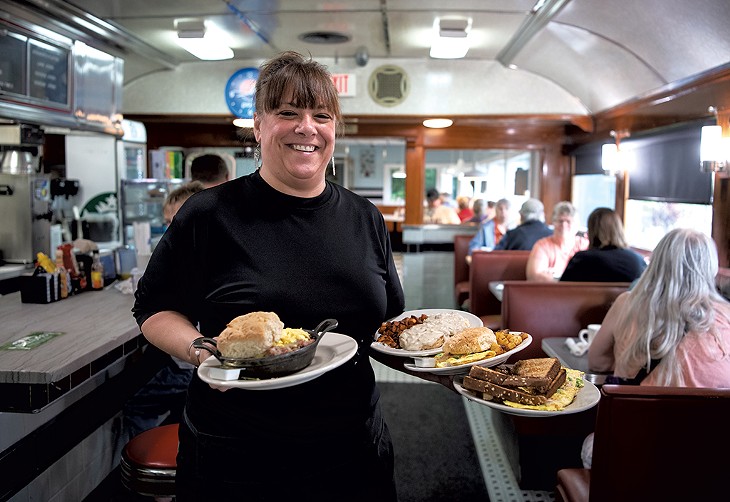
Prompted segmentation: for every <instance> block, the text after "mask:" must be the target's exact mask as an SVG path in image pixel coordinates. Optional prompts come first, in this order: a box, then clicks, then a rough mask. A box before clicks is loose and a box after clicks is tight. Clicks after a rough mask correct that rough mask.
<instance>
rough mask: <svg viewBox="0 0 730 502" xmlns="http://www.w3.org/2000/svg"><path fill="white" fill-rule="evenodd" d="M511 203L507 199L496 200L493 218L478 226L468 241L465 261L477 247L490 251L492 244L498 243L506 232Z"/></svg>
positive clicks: (492, 247)
mask: <svg viewBox="0 0 730 502" xmlns="http://www.w3.org/2000/svg"><path fill="white" fill-rule="evenodd" d="M511 206H512V204H510V201H508V200H507V199H499V200H498V201H497V206H496V210H495V212H494V218H492V219H491V220H489V221H487V222H486V223H485V224H483V225H482V226H480V227H479V231H478V232H477V233H476V234H475V235H474V238H473V239H472V240H471V241H470V242H469V255H468V256H467V260H466V261H467V262H469V259H470V258H471V254H472V252H473V251H474V250H477V249H486V250H489V251H491V250H492V249H494V246H496V245H497V244H499V241H500V240H502V236H504V234H506V233H507V225H508V224H509V210H510V207H511Z"/></svg>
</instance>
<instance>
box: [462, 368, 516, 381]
mask: <svg viewBox="0 0 730 502" xmlns="http://www.w3.org/2000/svg"><path fill="white" fill-rule="evenodd" d="M469 376H471V377H474V378H478V379H479V380H485V381H487V382H492V383H496V384H497V385H502V383H503V382H504V380H505V379H506V378H509V376H510V373H509V368H507V367H504V366H497V367H496V368H485V367H484V366H472V367H471V368H470V369H469Z"/></svg>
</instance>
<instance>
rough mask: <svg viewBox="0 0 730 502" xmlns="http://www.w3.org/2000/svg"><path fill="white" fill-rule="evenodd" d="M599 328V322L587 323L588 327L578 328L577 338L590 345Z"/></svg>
mask: <svg viewBox="0 0 730 502" xmlns="http://www.w3.org/2000/svg"><path fill="white" fill-rule="evenodd" d="M599 329H601V325H600V324H589V325H588V328H586V329H582V330H580V332H579V333H578V339H579V340H580V341H581V342H583V343H585V344H586V345H590V344H591V343H593V339H594V338H595V337H596V333H598V330H599Z"/></svg>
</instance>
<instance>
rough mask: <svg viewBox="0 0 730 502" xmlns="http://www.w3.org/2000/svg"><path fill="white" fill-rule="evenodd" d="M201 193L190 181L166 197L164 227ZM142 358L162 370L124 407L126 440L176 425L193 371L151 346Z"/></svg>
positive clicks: (194, 182)
mask: <svg viewBox="0 0 730 502" xmlns="http://www.w3.org/2000/svg"><path fill="white" fill-rule="evenodd" d="M203 190H205V187H204V186H203V184H202V183H200V182H199V181H191V182H189V183H185V184H184V185H180V186H179V187H177V188H176V189H175V190H173V191H171V192H170V193H169V194H167V197H166V198H165V202H164V204H163V206H162V212H163V215H164V217H165V222H166V223H167V225H169V224H170V223H171V222H172V220H173V218H174V217H175V215H176V214H177V212H178V210H179V209H180V207H181V206H182V205H183V203H184V202H185V201H186V200H188V199H189V198H190V196H192V195H193V194H195V193H197V192H201V191H203ZM145 358H146V359H147V362H148V363H149V364H157V365H159V364H162V365H163V367H162V369H160V370H159V371H158V372H157V374H155V376H154V377H152V379H150V380H149V381H148V382H147V383H146V384H145V385H144V386H143V387H142V388H141V389H139V390H138V391H137V392H136V393H135V394H134V395H133V396H132V397H131V398H130V399H129V400H128V401H127V402H126V403H125V404H124V408H123V420H124V422H123V425H124V434H125V435H126V437H127V438H128V439H131V438H133V437H134V436H136V435H137V434H140V433H142V432H144V431H146V430H148V429H151V428H152V427H156V426H157V425H160V424H161V423H163V424H172V423H178V422H179V421H180V419H181V418H182V411H183V407H184V406H185V398H186V396H187V391H188V385H189V384H190V380H191V379H192V377H193V371H194V369H195V367H194V366H193V365H192V364H190V363H188V362H185V361H183V360H181V359H178V358H176V357H172V356H169V355H168V354H166V353H164V352H162V351H161V350H159V349H158V348H157V347H154V346H149V347H148V348H147V350H146V351H145Z"/></svg>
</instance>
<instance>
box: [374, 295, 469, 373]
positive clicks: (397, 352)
mask: <svg viewBox="0 0 730 502" xmlns="http://www.w3.org/2000/svg"><path fill="white" fill-rule="evenodd" d="M445 313H451V314H459V315H460V316H462V317H463V318H464V319H466V320H467V321H468V322H469V327H472V328H480V327H482V326H484V324H483V323H482V320H481V319H479V318H478V317H477V316H475V315H474V314H472V313H471V312H465V311H463V310H453V309H420V310H407V311H405V312H403V313H402V314H401V315H399V316H396V317H394V318H393V319H389V320H388V322H390V321H400V320H401V319H405V318H407V317H410V316H416V317H420V316H421V315H422V314H426V315H427V316H433V315H436V314H445ZM378 336H380V335H379V333H378V332H377V331H376V332H375V340H377V339H378ZM370 346H371V347H372V348H373V349H374V350H377V351H378V352H382V353H383V354H388V355H391V356H401V357H423V356H434V355H436V354H438V353H439V352H441V348H440V347H438V348H435V349H428V350H406V349H394V348H392V347H388V346H387V345H385V344H384V343H379V342H373V343H371V344H370ZM431 369H433V368H431Z"/></svg>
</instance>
